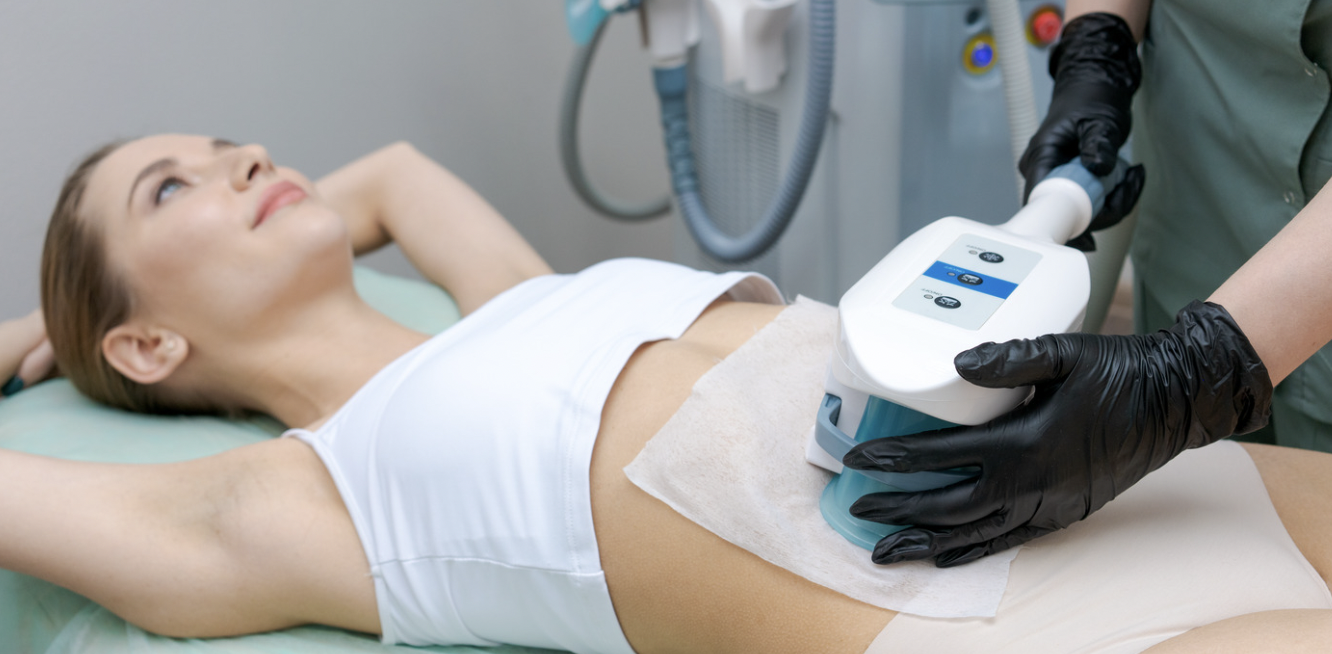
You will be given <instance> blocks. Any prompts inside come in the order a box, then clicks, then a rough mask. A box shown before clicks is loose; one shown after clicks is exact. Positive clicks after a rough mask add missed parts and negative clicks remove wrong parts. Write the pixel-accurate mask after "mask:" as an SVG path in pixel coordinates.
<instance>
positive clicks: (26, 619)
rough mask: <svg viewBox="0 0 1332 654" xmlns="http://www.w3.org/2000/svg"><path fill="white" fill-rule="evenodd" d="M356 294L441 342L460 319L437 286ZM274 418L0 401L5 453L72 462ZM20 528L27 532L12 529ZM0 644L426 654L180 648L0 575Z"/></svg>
mask: <svg viewBox="0 0 1332 654" xmlns="http://www.w3.org/2000/svg"><path fill="white" fill-rule="evenodd" d="M356 288H357V290H358V291H359V292H360V293H361V296H362V297H364V298H365V299H366V301H367V302H369V303H370V304H371V305H372V306H374V307H375V308H376V309H378V310H380V311H382V312H384V313H385V314H387V315H388V316H390V317H392V318H393V319H395V320H397V321H398V322H401V323H402V324H404V325H406V326H408V327H411V328H412V329H416V330H418V331H422V332H426V333H430V334H436V333H439V332H441V331H444V330H445V329H447V328H448V327H450V326H452V325H453V323H455V322H457V321H458V319H459V317H460V316H459V313H458V306H457V305H456V304H455V303H454V302H453V298H451V297H450V296H449V294H448V293H446V292H444V291H443V290H442V289H440V288H439V287H436V286H433V285H431V284H428V283H425V282H420V281H413V280H408V279H403V278H399V277H393V276H390V275H385V274H382V273H378V272H375V271H373V270H370V269H367V268H357V270H356ZM281 431H282V426H281V425H280V424H278V423H277V422H276V421H274V420H271V419H268V418H250V419H245V420H224V419H221V418H184V417H162V416H145V415H139V414H133V413H126V412H124V411H117V410H115V409H109V408H107V407H104V406H101V405H99V404H96V403H94V402H92V401H90V400H88V399H86V398H84V397H83V396H82V395H80V394H79V393H78V391H76V390H74V387H73V386H72V385H70V383H69V382H68V381H66V380H63V379H57V380H54V381H50V382H46V383H44V384H39V385H37V386H34V387H32V388H30V389H27V390H25V391H23V392H22V393H20V394H19V395H18V396H16V397H13V398H10V399H6V400H3V401H0V448H4V449H9V450H18V451H22V452H29V453H32V454H41V455H46V456H54V457H60V458H65V459H78V460H83V461H105V462H115V463H162V462H168V461H181V460H185V459H193V458H198V457H203V456H208V455H210V454H216V453H218V452H221V451H223V450H227V449H230V448H233V447H237V446H240V445H245V444H247V443H255V442H258V441H262V440H264V439H267V438H272V437H273V436H275V435H277V434H279V433H280V432H281ZM3 528H4V529H21V528H22V526H21V525H4V526H3ZM0 643H3V644H4V647H3V649H4V651H5V652H13V653H16V654H28V653H32V654H42V653H49V654H55V653H57V652H69V653H75V652H78V653H84V652H97V653H98V654H101V653H104V652H106V653H115V652H134V653H136V654H156V653H158V652H161V653H163V654H165V653H166V652H171V653H173V654H174V653H177V652H179V653H182V654H228V653H236V654H240V653H242V652H244V653H246V654H252V653H257V652H264V653H271V654H317V653H323V652H330V653H333V654H340V653H345V652H386V651H403V652H413V651H415V652H419V651H422V650H421V649H419V648H396V647H394V648H385V647H384V646H382V645H379V644H378V643H377V641H375V640H374V639H372V638H369V637H366V636H363V635H360V634H351V633H347V632H343V631H338V630H336V629H326V628H322V627H302V628H298V629H289V630H286V631H281V632H275V633H271V634H256V635H253V636H243V637H240V638H222V639H212V640H178V639H171V638H162V637H160V636H154V635H151V634H148V633H146V632H144V631H142V630H140V629H138V628H136V627H134V626H132V625H129V624H127V623H125V622H124V621H123V620H121V619H119V618H117V617H115V616H114V615H112V614H111V613H110V612H109V611H107V610H106V609H103V608H101V607H100V606H97V605H95V604H93V603H92V602H90V601H88V600H87V599H85V598H83V597H81V596H79V595H76V594H75V593H72V592H70V591H68V590H65V589H63V588H60V587H58V586H54V585H52V584H49V583H46V582H44V581H41V580H38V579H34V578H32V577H28V576H25V575H20V574H16V573H12V572H9V571H6V570H0ZM426 651H438V652H450V653H462V652H494V653H497V654H498V653H515V652H533V651H539V650H531V649H526V648H516V647H505V648H499V649H477V648H472V647H436V648H427V650H426Z"/></svg>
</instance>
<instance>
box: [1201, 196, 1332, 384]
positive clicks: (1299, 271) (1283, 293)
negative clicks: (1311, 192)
mask: <svg viewBox="0 0 1332 654" xmlns="http://www.w3.org/2000/svg"><path fill="white" fill-rule="evenodd" d="M1328 252H1332V185H1327V186H1324V187H1323V190H1322V191H1320V192H1319V193H1318V195H1316V196H1314V199H1313V200H1312V201H1311V202H1310V203H1309V204H1308V205H1307V206H1305V207H1304V210H1302V211H1300V213H1299V214H1298V215H1297V216H1295V219H1294V220H1292V221H1291V222H1290V224H1288V225H1286V226H1285V227H1284V228H1283V229H1282V230H1281V232H1279V233H1278V234H1277V235H1276V236H1275V237H1274V238H1273V239H1272V240H1271V241H1269V242H1268V243H1267V245H1265V246H1263V249H1261V250H1259V251H1258V253H1257V254H1255V255H1254V256H1253V258H1251V259H1249V261H1248V262H1247V263H1245V264H1244V266H1243V267H1241V268H1240V269H1239V270H1238V271H1236V272H1235V274H1234V275H1231V277H1230V279H1227V280H1226V282H1225V284H1222V285H1221V287H1220V288H1218V289H1217V290H1216V292H1215V293H1212V296H1211V297H1210V298H1208V300H1210V301H1212V302H1215V303H1217V304H1220V305H1221V306H1223V307H1225V308H1226V310H1227V311H1229V312H1230V315H1232V316H1233V317H1234V318H1235V322H1236V323H1238V324H1239V326H1240V329H1242V330H1243V331H1244V334H1245V336H1247V337H1248V339H1249V342H1250V343H1251V344H1253V347H1254V350H1256V351H1257V352H1258V356H1259V357H1261V358H1262V360H1263V364H1264V365H1266V366H1267V371H1268V374H1270V375H1271V376H1272V383H1274V384H1275V383H1277V382H1279V381H1281V380H1282V379H1284V378H1285V377H1286V376H1287V375H1289V374H1290V373H1291V372H1292V371H1293V370H1295V368H1296V367H1297V366H1299V365H1300V364H1301V363H1304V361H1305V360H1306V359H1308V358H1309V357H1310V356H1313V353H1314V352H1316V351H1318V349H1319V348H1321V347H1322V346H1324V345H1326V344H1327V343H1328V341H1329V340H1332V284H1328V282H1327V277H1328V275H1327V270H1328V263H1327V261H1328Z"/></svg>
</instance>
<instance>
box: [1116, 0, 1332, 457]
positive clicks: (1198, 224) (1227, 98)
mask: <svg viewBox="0 0 1332 654" xmlns="http://www.w3.org/2000/svg"><path fill="white" fill-rule="evenodd" d="M1329 70H1332V0H1262V1H1254V0H1155V1H1154V2H1153V3H1152V11H1151V17H1150V20H1149V22H1148V26H1147V35H1146V38H1145V40H1144V41H1143V83H1142V87H1141V90H1140V92H1139V94H1138V98H1137V103H1136V105H1135V107H1134V115H1133V119H1134V125H1133V152H1134V155H1135V156H1136V157H1137V158H1138V159H1139V160H1140V161H1141V162H1142V163H1144V164H1145V165H1146V167H1147V183H1146V186H1145V187H1144V189H1143V193H1142V198H1141V200H1140V202H1139V205H1138V207H1139V211H1138V226H1137V231H1136V233H1135V234H1134V240H1133V255H1132V256H1133V264H1134V273H1135V279H1136V289H1135V290H1136V293H1135V309H1136V311H1135V315H1136V321H1137V328H1138V330H1139V331H1140V332H1146V331H1151V330H1156V329H1161V328H1164V327H1168V326H1169V325H1171V324H1172V323H1173V322H1174V313H1175V312H1176V311H1178V310H1179V309H1181V308H1183V307H1184V305H1186V304H1187V303H1188V302H1189V301H1190V300H1193V299H1205V298H1206V297H1207V296H1209V295H1210V294H1211V293H1212V291H1213V290H1215V289H1216V288H1217V287H1218V286H1220V285H1221V283H1222V282H1224V281H1225V280H1226V278H1227V277H1229V276H1230V275H1231V274H1232V273H1234V272H1235V270H1237V269H1238V268H1239V267H1240V266H1241V265H1243V264H1244V262H1245V261H1247V260H1248V259H1249V257H1251V256H1253V254H1254V253H1256V252H1257V251H1258V250H1259V248H1261V247H1262V246H1263V245H1264V244H1266V243H1267V241H1268V240H1270V239H1271V238H1272V237H1273V236H1274V235H1276V233H1277V232H1279V231H1280V230H1281V228H1282V227H1284V226H1285V225H1286V223H1288V222H1290V220H1291V219H1292V218H1294V217H1295V214H1296V213H1298V212H1299V211H1300V209H1302V208H1303V207H1304V205H1305V203H1306V202H1307V201H1308V200H1309V199H1310V198H1312V197H1313V196H1314V195H1315V194H1316V193H1318V191H1319V190H1320V189H1321V188H1322V187H1323V184H1324V183H1325V182H1327V180H1328V178H1329V177H1332V112H1329V106H1328V100H1329V95H1332V93H1330V88H1332V85H1330V84H1329V79H1328V71H1329ZM1329 254H1330V255H1332V253H1329ZM1310 272H1311V274H1318V275H1323V274H1324V272H1323V271H1310ZM1272 423H1273V425H1272V426H1273V430H1272V431H1269V432H1268V433H1267V434H1266V437H1265V438H1263V440H1271V439H1272V438H1273V437H1274V439H1275V441H1276V442H1278V443H1280V444H1282V445H1289V446H1292V447H1304V448H1310V449H1319V450H1323V451H1332V347H1328V348H1323V349H1322V350H1320V351H1319V352H1318V353H1317V354H1315V355H1314V356H1313V358H1311V359H1310V360H1309V361H1307V362H1306V363H1305V364H1304V365H1302V366H1300V368H1299V369H1297V370H1296V371H1295V372H1294V373H1292V374H1291V375H1290V377H1288V378H1287V379H1286V380H1285V381H1283V382H1282V383H1281V385H1280V386H1278V388H1277V392H1276V397H1275V398H1274V410H1273V421H1272Z"/></svg>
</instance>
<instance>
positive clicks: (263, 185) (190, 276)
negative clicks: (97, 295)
mask: <svg viewBox="0 0 1332 654" xmlns="http://www.w3.org/2000/svg"><path fill="white" fill-rule="evenodd" d="M82 208H83V209H82V211H81V213H82V214H83V216H84V217H85V219H87V220H91V221H93V222H95V223H97V226H98V227H99V228H100V230H101V232H102V236H103V241H104V243H105V245H106V248H107V254H108V259H109V262H110V264H111V267H112V268H113V269H114V270H115V271H117V272H118V273H119V274H121V275H123V276H124V281H125V282H126V283H127V284H128V285H129V287H130V288H131V289H132V294H133V296H134V299H135V307H134V315H135V316H136V317H149V318H151V319H152V320H154V321H160V322H162V323H164V326H167V327H170V328H173V329H176V330H178V331H181V332H184V333H191V332H197V331H198V329H197V328H196V327H198V328H204V329H209V330H213V329H234V328H236V327H240V328H243V329H245V328H262V327H263V323H265V322H266V321H265V320H264V318H265V314H266V312H272V311H273V309H274V307H276V306H281V305H283V304H289V303H292V302H299V300H300V299H301V298H309V297H313V296H315V295H318V292H319V291H321V290H323V288H321V287H327V286H328V284H329V283H340V282H343V281H349V280H350V270H351V266H350V263H351V257H352V252H351V246H350V242H349V240H348V234H347V228H346V225H345V223H344V222H343V220H342V219H341V218H340V217H339V216H338V215H337V214H336V213H334V212H333V211H332V210H331V209H329V208H328V207H326V206H324V205H323V203H322V202H321V200H320V198H319V197H318V195H317V193H316V191H315V188H314V185H313V184H312V183H310V181H309V180H308V179H306V178H305V177H304V176H303V175H301V174H300V173H298V172H296V171H295V170H292V169H290V168H281V167H277V166H274V165H273V162H272V161H271V160H270V159H269V157H268V153H267V152H266V151H265V150H264V149H263V148H262V147H260V146H257V145H246V146H240V145H236V144H233V143H231V142H228V141H224V140H220V139H212V138H208V137H203V136H184V135H163V136H153V137H148V138H144V139H140V140H137V141H132V142H130V143H127V144H125V145H124V146H122V147H120V148H119V149H117V150H116V151H115V152H113V153H112V154H111V155H110V156H108V157H107V158H106V159H105V160H103V161H102V162H101V163H100V164H99V165H98V166H97V168H96V170H95V171H94V172H93V174H92V177H91V178H90V179H89V183H88V188H87V191H86V195H85V196H84V198H83V203H82ZM343 278H345V279H343Z"/></svg>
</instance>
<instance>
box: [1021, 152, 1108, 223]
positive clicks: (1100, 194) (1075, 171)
mask: <svg viewBox="0 0 1332 654" xmlns="http://www.w3.org/2000/svg"><path fill="white" fill-rule="evenodd" d="M1128 167H1129V164H1128V162H1127V161H1124V159H1123V158H1122V157H1121V158H1119V159H1118V160H1117V161H1115V169H1114V170H1112V171H1110V174H1109V175H1106V176H1105V177H1097V176H1096V175H1093V174H1092V172H1091V171H1090V170H1087V168H1086V167H1085V166H1083V165H1082V161H1080V160H1079V159H1074V160H1072V161H1070V162H1068V163H1066V164H1064V165H1062V166H1059V167H1058V168H1055V169H1054V170H1052V171H1050V174H1049V175H1046V176H1045V180H1048V179H1056V178H1060V179H1067V180H1071V181H1073V182H1074V183H1075V184H1077V185H1078V186H1081V187H1082V190H1083V191H1086V193H1087V197H1088V198H1090V199H1091V203H1092V215H1093V216H1095V215H1096V214H1098V213H1101V207H1103V206H1105V196H1106V195H1108V194H1109V193H1110V189H1113V188H1114V187H1116V186H1119V183H1120V182H1122V181H1124V172H1125V171H1127V170H1128ZM1045 180H1041V182H1042V183H1044V182H1045ZM1035 192H1036V190H1035V189H1032V193H1033V194H1035Z"/></svg>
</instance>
